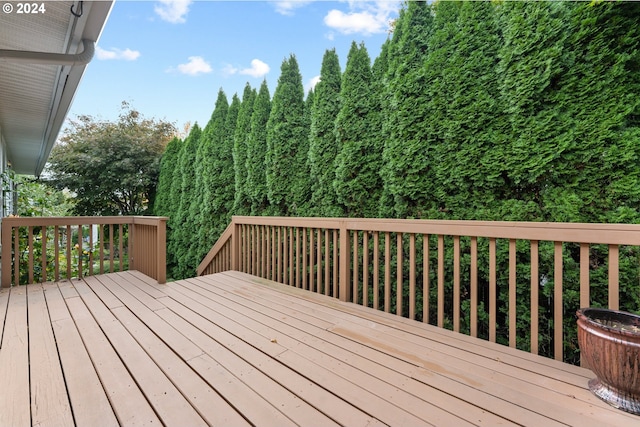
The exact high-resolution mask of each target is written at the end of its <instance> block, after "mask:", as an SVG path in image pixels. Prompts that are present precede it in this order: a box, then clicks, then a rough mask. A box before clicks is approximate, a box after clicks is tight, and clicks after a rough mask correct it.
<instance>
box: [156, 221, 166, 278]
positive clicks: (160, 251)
mask: <svg viewBox="0 0 640 427" xmlns="http://www.w3.org/2000/svg"><path fill="white" fill-rule="evenodd" d="M167 219H168V218H166V217H161V218H158V229H157V232H156V239H157V240H156V251H157V252H156V262H157V264H156V265H157V269H158V271H157V272H156V275H157V277H156V280H157V281H158V283H160V284H165V283H167Z"/></svg>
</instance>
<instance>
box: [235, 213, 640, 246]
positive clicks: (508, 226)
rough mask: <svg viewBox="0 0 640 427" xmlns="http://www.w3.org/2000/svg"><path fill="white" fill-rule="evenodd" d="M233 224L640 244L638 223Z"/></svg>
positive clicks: (279, 220) (243, 219)
mask: <svg viewBox="0 0 640 427" xmlns="http://www.w3.org/2000/svg"><path fill="white" fill-rule="evenodd" d="M233 222H234V223H235V224H252V225H267V226H280V227H282V226H288V227H310V228H329V229H339V228H345V229H348V230H358V231H365V230H366V231H378V232H391V233H417V234H442V235H449V236H476V237H489V238H499V239H519V240H543V241H563V242H576V243H594V244H597V243H601V244H618V245H640V224H589V223H566V222H509V221H463V220H424V219H378V218H292V217H262V216H261V217H249V216H234V217H233Z"/></svg>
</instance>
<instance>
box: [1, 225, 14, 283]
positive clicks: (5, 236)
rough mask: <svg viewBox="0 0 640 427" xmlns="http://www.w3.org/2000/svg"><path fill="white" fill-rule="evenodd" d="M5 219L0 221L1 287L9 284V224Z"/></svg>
mask: <svg viewBox="0 0 640 427" xmlns="http://www.w3.org/2000/svg"><path fill="white" fill-rule="evenodd" d="M7 222H8V221H7V220H6V218H5V220H3V221H2V228H1V232H2V265H1V268H2V278H1V279H0V281H1V284H2V287H3V288H8V287H10V286H11V235H12V234H13V233H11V224H7Z"/></svg>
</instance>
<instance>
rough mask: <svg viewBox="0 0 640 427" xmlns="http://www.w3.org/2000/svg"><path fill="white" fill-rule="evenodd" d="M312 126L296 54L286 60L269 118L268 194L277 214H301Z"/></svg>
mask: <svg viewBox="0 0 640 427" xmlns="http://www.w3.org/2000/svg"><path fill="white" fill-rule="evenodd" d="M308 135H309V130H308V129H307V128H306V126H305V119H304V89H303V87H302V76H301V74H300V70H299V68H298V61H297V60H296V58H295V56H294V55H291V56H290V57H289V59H285V60H284V61H283V63H282V67H281V74H280V78H279V79H278V86H277V87H276V90H275V93H274V94H273V104H272V106H271V114H270V115H269V121H268V122H267V155H266V171H267V197H268V198H269V202H270V203H271V205H272V210H273V213H274V214H276V215H285V216H286V215H297V214H299V206H297V204H296V201H297V199H298V198H299V197H300V194H296V191H300V189H302V188H304V185H303V183H302V182H301V179H304V180H308V175H307V176H304V174H305V171H306V164H307V161H306V160H307V152H308Z"/></svg>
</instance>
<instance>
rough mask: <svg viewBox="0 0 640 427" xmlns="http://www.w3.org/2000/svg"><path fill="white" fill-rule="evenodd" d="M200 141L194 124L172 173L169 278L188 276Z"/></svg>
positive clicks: (168, 251)
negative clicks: (191, 214)
mask: <svg viewBox="0 0 640 427" xmlns="http://www.w3.org/2000/svg"><path fill="white" fill-rule="evenodd" d="M201 140H202V130H201V129H200V126H198V124H197V123H196V124H195V125H194V126H193V128H191V132H190V133H189V136H187V138H186V139H185V140H184V143H183V144H182V147H181V149H180V156H179V158H178V164H177V165H176V169H175V171H174V173H173V182H172V185H171V206H172V211H173V212H174V214H173V215H172V216H171V217H170V219H169V227H170V234H169V242H168V250H167V253H168V254H170V256H169V257H168V260H167V261H168V265H169V268H170V271H171V274H170V275H171V277H173V278H174V279H181V278H184V277H189V275H190V274H192V270H190V269H189V260H188V258H187V256H188V251H189V248H190V247H191V245H192V244H193V243H194V241H195V239H194V238H193V237H194V235H193V234H189V233H193V228H194V224H193V221H190V217H189V207H190V205H191V201H192V200H193V199H194V198H195V196H196V194H195V193H196V191H195V190H196V187H195V182H196V169H195V168H194V164H195V162H196V155H197V152H198V151H199V149H200V148H199V147H200V145H201Z"/></svg>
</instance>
